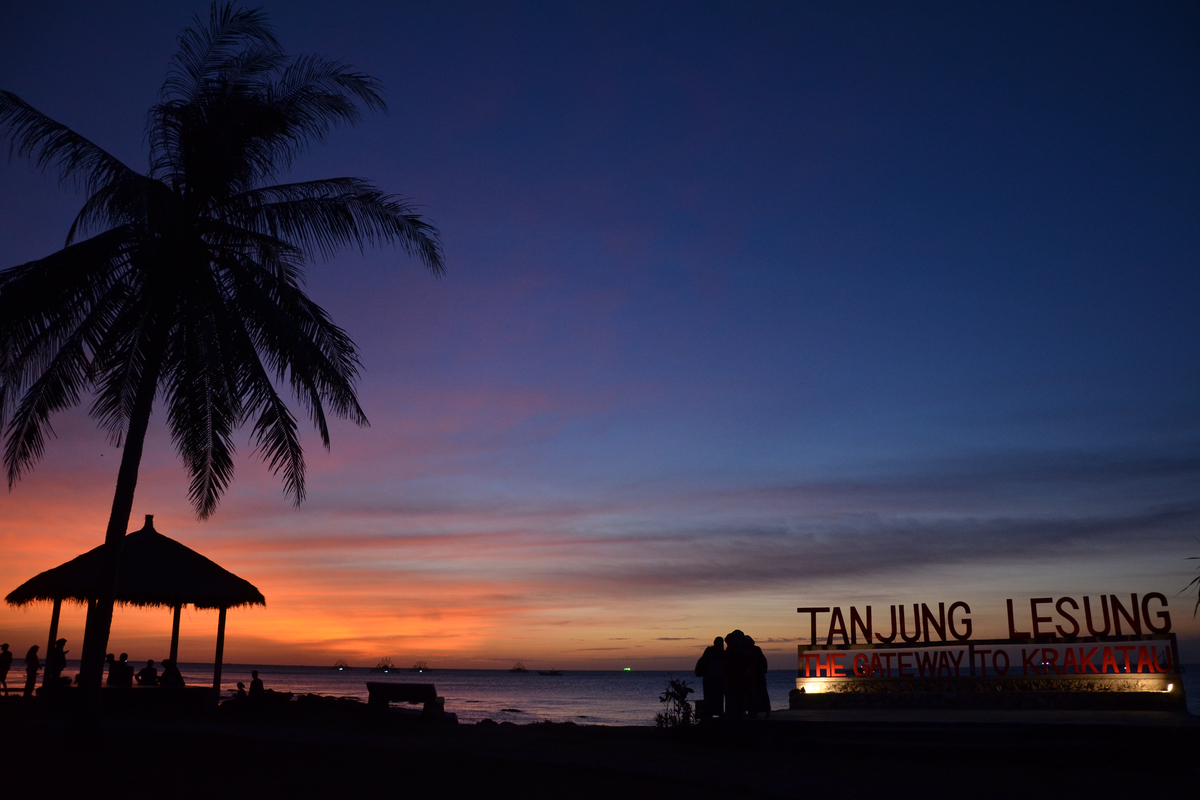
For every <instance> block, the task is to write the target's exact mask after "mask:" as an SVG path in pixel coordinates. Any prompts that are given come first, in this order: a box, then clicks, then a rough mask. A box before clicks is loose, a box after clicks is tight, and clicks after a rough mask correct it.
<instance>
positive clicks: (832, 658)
mask: <svg viewBox="0 0 1200 800" xmlns="http://www.w3.org/2000/svg"><path fill="white" fill-rule="evenodd" d="M845 657H846V654H845V653H837V654H834V653H830V654H829V677H831V678H844V677H846V665H845V664H839V663H838V661H837V660H838V659H839V658H845Z"/></svg>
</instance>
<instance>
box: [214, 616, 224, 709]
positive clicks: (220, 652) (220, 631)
mask: <svg viewBox="0 0 1200 800" xmlns="http://www.w3.org/2000/svg"><path fill="white" fill-rule="evenodd" d="M224 657H225V606H221V615H220V616H219V617H217V658H216V661H215V663H214V664H213V692H212V696H213V704H214V705H216V704H217V703H220V702H221V661H222V659H223V658H224Z"/></svg>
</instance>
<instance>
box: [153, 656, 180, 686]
mask: <svg viewBox="0 0 1200 800" xmlns="http://www.w3.org/2000/svg"><path fill="white" fill-rule="evenodd" d="M162 668H163V671H162V676H161V677H159V679H158V685H159V686H165V687H166V688H168V689H182V688H183V675H181V674H180V672H179V667H177V666H175V662H174V661H173V660H172V659H169V658H164V659H163V662H162Z"/></svg>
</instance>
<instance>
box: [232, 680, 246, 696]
mask: <svg viewBox="0 0 1200 800" xmlns="http://www.w3.org/2000/svg"><path fill="white" fill-rule="evenodd" d="M233 698H234V699H235V700H245V699H246V684H244V683H242V682H241V681H238V688H237V694H235V695H234V696H233Z"/></svg>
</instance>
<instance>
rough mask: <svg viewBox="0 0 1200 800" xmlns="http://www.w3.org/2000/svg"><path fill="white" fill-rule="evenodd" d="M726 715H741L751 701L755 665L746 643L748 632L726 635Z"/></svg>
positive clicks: (737, 631) (733, 632)
mask: <svg viewBox="0 0 1200 800" xmlns="http://www.w3.org/2000/svg"><path fill="white" fill-rule="evenodd" d="M725 645H726V650H725V716H727V717H740V716H742V715H743V714H745V713H746V711H747V709H748V708H749V703H750V691H751V689H752V688H753V685H754V667H753V665H752V663H751V660H750V652H749V649H748V647H747V645H746V634H744V633H742V632H741V631H740V630H735V631H732V632H731V633H730V634H729V635H728V636H726V637H725Z"/></svg>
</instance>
